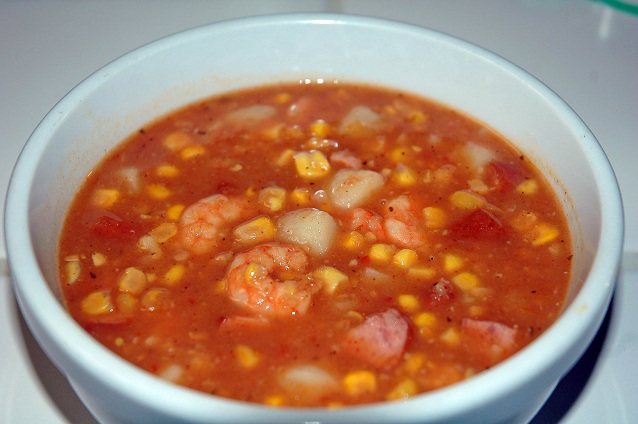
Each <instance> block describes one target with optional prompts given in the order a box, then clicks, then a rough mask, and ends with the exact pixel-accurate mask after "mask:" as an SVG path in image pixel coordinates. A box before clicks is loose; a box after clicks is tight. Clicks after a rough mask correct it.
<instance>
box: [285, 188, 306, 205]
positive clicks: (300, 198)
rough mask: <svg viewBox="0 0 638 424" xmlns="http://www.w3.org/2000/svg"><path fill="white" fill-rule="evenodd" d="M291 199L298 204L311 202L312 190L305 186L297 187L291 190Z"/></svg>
mask: <svg viewBox="0 0 638 424" xmlns="http://www.w3.org/2000/svg"><path fill="white" fill-rule="evenodd" d="M290 201H291V202H292V203H294V204H296V205H297V206H307V205H309V204H310V192H309V191H308V190H307V189H305V188H296V189H294V190H293V191H291V192H290Z"/></svg>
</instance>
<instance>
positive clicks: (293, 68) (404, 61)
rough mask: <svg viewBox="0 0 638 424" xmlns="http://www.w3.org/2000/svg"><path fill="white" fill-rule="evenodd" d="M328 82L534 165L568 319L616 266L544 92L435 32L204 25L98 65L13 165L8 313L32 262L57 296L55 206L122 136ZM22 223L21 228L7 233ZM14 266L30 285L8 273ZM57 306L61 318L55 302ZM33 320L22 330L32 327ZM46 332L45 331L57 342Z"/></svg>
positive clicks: (575, 146) (592, 148) (354, 24)
mask: <svg viewBox="0 0 638 424" xmlns="http://www.w3.org/2000/svg"><path fill="white" fill-rule="evenodd" d="M291 34H295V35H294V36H291ZM335 80H337V81H352V82H363V83H370V84H375V85H379V86H384V87H391V88H395V89H398V90H404V91H409V92H412V93H417V94H421V95H423V96H425V97H429V98H432V99H435V100H436V101H439V102H441V103H445V104H447V105H450V106H452V107H454V108H457V109H459V110H462V111H463V112H465V113H467V114H469V115H470V116H473V117H475V118H476V119H478V120H480V121H482V122H484V123H486V124H487V125H489V126H491V127H492V128H494V129H496V130H497V131H498V132H500V133H501V134H503V135H504V136H505V137H506V138H507V139H508V140H510V141H511V142H513V143H514V144H515V145H516V146H518V148H519V149H520V150H521V151H522V152H523V154H525V155H526V156H528V157H529V158H530V159H531V160H532V161H534V162H535V163H536V164H537V165H538V166H539V168H540V169H541V171H542V172H543V173H544V174H545V175H546V176H547V177H548V179H549V180H550V182H551V183H552V185H553V186H554V188H555V190H556V191H557V193H558V194H559V197H560V199H561V202H562V204H563V206H564V208H565V211H566V212H567V215H568V217H569V223H570V227H571V230H572V233H573V242H574V247H575V252H574V253H575V255H574V273H573V280H572V285H571V289H570V292H569V299H568V300H569V301H568V304H567V308H568V309H570V308H573V307H574V301H575V299H580V297H577V296H579V295H581V294H582V293H581V292H582V290H581V289H582V287H583V284H584V283H585V281H586V280H587V278H588V276H590V275H591V273H592V269H593V268H595V267H597V268H596V269H598V268H600V273H609V272H610V271H609V270H608V268H609V267H612V268H613V267H615V266H617V262H618V257H619V251H617V250H618V249H617V247H616V244H618V243H620V244H622V240H621V238H622V236H621V235H620V234H621V233H622V229H620V230H619V229H618V228H617V227H613V226H612V227H606V226H609V225H611V224H610V219H612V218H609V217H608V216H609V214H610V213H611V214H615V216H616V219H617V218H618V216H617V215H618V211H617V210H616V209H619V198H618V194H617V186H615V180H614V178H613V173H611V170H610V168H609V164H608V162H606V159H605V157H604V154H603V153H602V151H601V150H600V147H599V146H598V144H597V143H596V140H595V139H594V137H593V135H592V134H591V133H590V131H589V130H588V129H587V128H586V127H585V126H584V124H582V122H581V121H580V120H579V119H578V117H577V116H576V115H575V114H574V113H573V112H572V111H571V110H570V109H569V108H568V107H567V106H566V105H565V104H564V103H563V102H562V101H561V100H560V99H559V98H558V97H557V96H556V95H554V94H553V93H552V92H551V91H550V90H549V89H547V88H546V87H545V86H543V85H542V84H540V83H538V82H537V81H536V80H535V79H534V78H532V77H531V76H529V75H527V74H525V73H524V72H523V71H521V70H519V69H517V68H515V67H514V66H512V65H510V64H509V63H507V62H506V61H504V60H503V59H501V58H499V57H497V56H495V55H492V54H490V53H487V52H485V51H483V50H481V49H479V48H477V47H475V46H473V45H471V44H468V43H464V42H461V41H459V40H456V39H453V38H451V37H448V36H445V35H442V34H439V33H436V32H431V31H427V30H423V29H415V28H413V27H410V26H407V25H403V24H395V23H391V22H383V21H378V20H371V19H362V18H347V17H339V16H321V17H313V16H304V15H301V16H291V17H287V18H283V19H281V18H280V19H276V18H263V19H248V20H244V21H241V22H229V23H223V24H216V25H214V26H210V27H203V28H197V29H194V30H191V31H187V32H184V33H180V34H178V35H176V36H173V37H169V38H167V39H163V40H160V41H158V42H155V43H153V44H151V45H148V46H146V47H143V48H141V49H138V50H136V51H134V52H132V53H130V54H128V55H126V56H124V57H123V58H121V59H118V60H117V61H115V62H113V63H111V64H109V65H108V66H106V67H105V68H103V69H102V70H100V71H98V72H97V73H96V74H94V75H92V76H91V77H90V78H89V79H87V80H86V81H84V82H83V83H82V84H80V85H79V86H78V87H77V88H76V89H75V90H74V91H73V92H71V93H70V94H69V95H68V96H67V97H65V98H64V99H63V100H62V101H61V102H60V103H59V104H58V105H56V107H55V109H54V111H53V112H52V113H51V114H49V115H48V116H47V117H46V118H45V119H44V121H43V122H42V123H41V125H40V126H39V127H38V128H37V129H36V131H35V132H34V134H33V135H32V138H31V140H30V141H29V143H28V145H27V147H26V148H25V151H24V153H23V155H22V156H21V158H20V161H19V164H18V167H17V168H16V172H15V174H14V177H13V181H15V182H12V186H13V187H14V188H12V189H11V191H12V192H15V193H17V192H18V191H19V190H18V187H17V186H18V185H20V189H21V190H22V192H24V195H23V196H22V197H20V196H21V195H19V194H12V193H10V197H9V199H8V203H7V210H8V217H7V240H8V248H9V249H11V250H12V251H14V252H16V253H15V255H14V258H13V259H11V260H12V270H14V275H15V279H16V280H17V283H16V285H17V286H18V289H17V291H18V294H19V296H20V297H21V298H22V300H21V303H22V304H27V303H29V302H31V301H33V300H34V299H35V298H38V301H39V302H45V303H46V302H48V301H49V300H48V299H44V297H46V296H47V295H46V294H43V293H39V294H38V293H35V292H34V291H33V290H34V287H37V286H38V284H39V281H35V280H34V281H33V284H32V285H31V286H29V287H27V285H26V284H25V282H24V281H22V280H23V279H24V278H32V279H33V278H34V275H35V274H33V273H37V272H38V271H37V270H33V269H32V268H34V267H33V265H34V263H37V268H38V269H39V271H40V272H41V273H42V275H43V277H44V280H43V281H46V282H47V284H48V287H49V289H50V290H51V291H53V292H54V293H55V294H56V295H57V296H59V289H58V284H59V283H58V276H57V265H56V259H57V258H56V254H55V253H56V251H57V240H58V237H59V233H60V230H61V226H62V222H63V218H64V215H65V213H66V209H67V207H68V204H69V202H70V201H71V199H72V197H73V196H74V194H75V192H76V190H77V189H78V187H79V186H80V185H81V183H82V181H83V180H84V178H85V176H86V175H87V174H88V172H89V171H90V170H91V169H92V168H93V167H94V166H95V165H96V163H97V162H98V161H99V160H100V159H101V158H102V157H103V156H104V155H105V154H106V152H107V151H108V150H110V149H111V148H112V147H113V146H114V145H116V144H117V143H119V142H121V141H122V140H123V139H124V138H125V137H127V136H128V135H129V134H131V133H133V132H134V131H136V130H138V129H139V128H140V127H141V126H142V125H144V124H145V123H147V122H149V121H153V120H155V119H156V118H157V117H158V116H162V115H164V114H166V113H168V112H170V111H172V110H174V109H177V108H179V107H180V106H183V105H185V104H188V103H190V102H193V101H195V100H197V99H201V98H205V97H208V96H211V95H214V94H217V93H222V92H226V91H229V90H233V89H237V88H242V87H249V86H256V85H261V84H269V83H276V82H290V81H300V83H304V82H305V81H312V82H313V83H317V82H320V81H325V82H332V81H335ZM605 202H606V203H605ZM22 214H23V215H24V216H25V217H26V216H28V222H24V223H21V222H18V221H19V219H20V218H19V216H21V215H22ZM619 225H620V227H622V222H620V223H619ZM12 226H15V230H11V227H12ZM20 227H22V228H23V229H26V228H24V227H28V231H27V232H25V234H26V235H17V234H16V233H17V231H18V229H19V228H20ZM605 228H608V229H609V230H610V231H609V234H605V231H604V229H605ZM601 235H603V236H601ZM601 237H602V238H604V240H603V241H602V242H603V244H605V246H606V248H608V249H609V248H612V250H613V249H615V250H613V251H611V252H610V253H609V254H608V256H607V257H606V258H601V257H600V255H598V252H599V250H600V248H601ZM14 240H15V241H14ZM31 248H32V249H33V252H34V255H35V258H34V259H35V261H34V263H30V262H29V261H30V258H29V254H28V251H29V249H31ZM24 252H27V254H26V256H24V257H22V256H21V257H20V258H18V256H19V255H21V254H22V253H24ZM601 261H603V263H601ZM605 261H606V262H605ZM23 266H24V267H29V269H30V270H29V271H28V272H29V273H30V274H27V271H17V269H18V268H22V267H23ZM22 273H24V278H23V277H22ZM601 275H603V274H601ZM43 284H44V283H43ZM606 284H607V286H605V287H599V288H596V289H592V290H593V291H592V297H591V298H587V299H582V301H583V302H585V303H586V305H584V306H585V307H591V308H592V309H593V308H598V307H599V306H600V305H602V304H603V303H604V304H605V306H606V303H605V302H608V300H609V296H610V293H611V289H610V288H609V287H608V285H609V284H613V283H609V282H607V283H606ZM23 286H24V287H23ZM41 288H42V287H39V288H38V289H41ZM596 296H598V297H600V299H597V297H596ZM605 297H606V299H605ZM588 302H591V304H590V303H588ZM596 302H599V303H600V305H597V304H596ZM54 303H55V302H54ZM43 304H44V303H43ZM56 305H57V306H54V308H57V309H58V311H57V313H59V314H64V313H65V312H64V310H63V308H62V305H61V303H56ZM46 306H48V307H51V306H52V305H51V304H47V305H46ZM26 307H27V308H28V307H29V306H26ZM33 313H34V317H33V318H32V320H33V322H35V321H39V320H45V317H44V316H43V315H38V313H39V312H37V311H34V312H33ZM52 325H53V324H51V327H50V330H51V331H58V332H60V333H63V332H64V331H66V330H60V328H57V330H53V326H52ZM73 331H77V330H73ZM72 333H73V332H72ZM592 334H593V333H592ZM532 368H533V367H532ZM564 371H566V370H563V372H564Z"/></svg>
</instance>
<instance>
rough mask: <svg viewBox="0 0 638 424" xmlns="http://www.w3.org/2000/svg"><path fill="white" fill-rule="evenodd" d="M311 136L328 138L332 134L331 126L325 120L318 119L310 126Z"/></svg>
mask: <svg viewBox="0 0 638 424" xmlns="http://www.w3.org/2000/svg"><path fill="white" fill-rule="evenodd" d="M310 134H312V135H313V136H315V137H319V138H326V137H328V134H330V125H329V124H328V123H327V122H326V121H324V120H323V119H317V120H316V121H315V122H313V123H312V124H310Z"/></svg>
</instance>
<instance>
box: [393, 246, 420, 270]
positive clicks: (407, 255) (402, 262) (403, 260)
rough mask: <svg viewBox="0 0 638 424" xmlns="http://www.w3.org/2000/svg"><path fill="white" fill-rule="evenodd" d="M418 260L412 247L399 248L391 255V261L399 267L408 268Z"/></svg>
mask: <svg viewBox="0 0 638 424" xmlns="http://www.w3.org/2000/svg"><path fill="white" fill-rule="evenodd" d="M418 260H419V257H418V255H417V253H416V252H415V251H414V250H412V249H401V250H399V251H398V252H396V253H395V254H394V256H392V263H393V264H394V265H396V266H398V267H400V268H409V267H411V266H412V265H414V264H415V263H416V262H417V261H418Z"/></svg>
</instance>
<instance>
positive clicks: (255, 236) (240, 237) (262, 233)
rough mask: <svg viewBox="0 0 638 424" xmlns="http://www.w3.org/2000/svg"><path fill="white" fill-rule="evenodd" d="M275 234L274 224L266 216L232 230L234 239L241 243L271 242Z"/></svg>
mask: <svg viewBox="0 0 638 424" xmlns="http://www.w3.org/2000/svg"><path fill="white" fill-rule="evenodd" d="M276 233H277V229H276V228H275V224H274V223H273V222H272V220H271V219H270V218H268V217H267V216H260V217H257V218H255V219H253V220H251V221H248V222H246V223H244V224H241V225H240V226H238V227H237V228H235V229H234V230H233V235H234V236H235V239H236V240H237V241H239V242H242V243H248V242H254V243H261V242H264V241H268V240H273V239H274V238H275V235H276Z"/></svg>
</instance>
